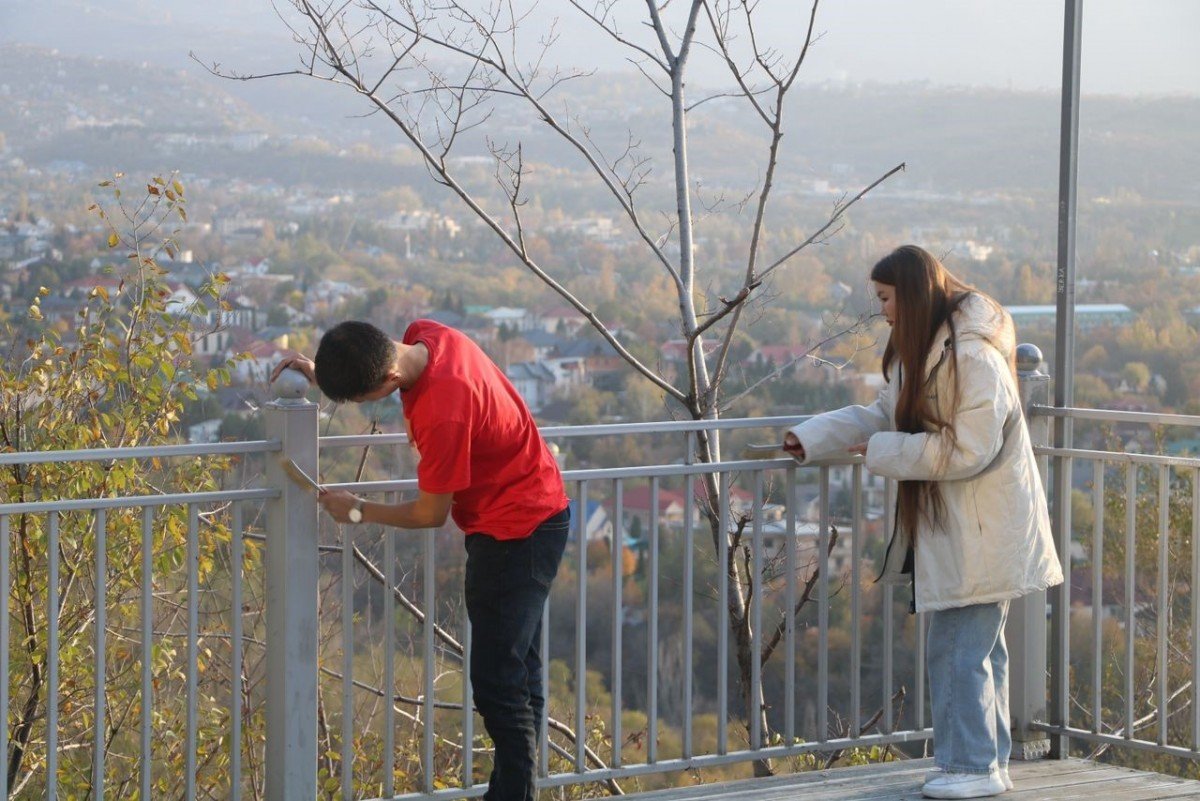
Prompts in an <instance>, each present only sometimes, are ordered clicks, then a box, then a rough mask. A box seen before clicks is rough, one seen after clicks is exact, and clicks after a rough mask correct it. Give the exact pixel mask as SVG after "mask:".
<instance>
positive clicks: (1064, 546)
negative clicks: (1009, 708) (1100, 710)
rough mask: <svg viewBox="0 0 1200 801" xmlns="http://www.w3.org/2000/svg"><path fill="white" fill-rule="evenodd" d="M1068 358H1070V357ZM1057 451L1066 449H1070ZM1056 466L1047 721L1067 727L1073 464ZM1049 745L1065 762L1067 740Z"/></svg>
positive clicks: (1064, 461)
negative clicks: (1056, 573)
mask: <svg viewBox="0 0 1200 801" xmlns="http://www.w3.org/2000/svg"><path fill="white" fill-rule="evenodd" d="M1067 358H1071V357H1070V355H1068V357H1067ZM1056 372H1057V368H1056ZM1056 380H1057V379H1056ZM1068 380H1069V379H1068ZM1068 405H1070V404H1068ZM1058 422H1059V423H1061V426H1057V427H1056V431H1059V430H1061V432H1062V433H1061V436H1062V437H1064V438H1065V441H1066V442H1068V443H1069V441H1070V438H1071V433H1070V429H1071V426H1072V424H1073V421H1072V420H1071V418H1069V417H1066V418H1061V419H1060V420H1059V421H1058ZM1056 436H1059V434H1057V433H1056ZM1058 447H1068V448H1069V447H1070V445H1069V444H1067V445H1059V446H1058ZM1057 465H1058V466H1057V468H1056V474H1055V478H1054V482H1055V484H1054V498H1053V499H1052V500H1053V506H1054V510H1053V512H1052V515H1053V516H1052V517H1051V522H1052V528H1053V529H1054V532H1053V533H1054V535H1055V537H1056V540H1057V541H1056V547H1057V550H1058V553H1059V555H1060V558H1061V559H1062V572H1063V581H1062V583H1061V584H1060V585H1058V586H1057V587H1052V588H1051V589H1049V590H1048V591H1047V598H1048V599H1049V601H1050V652H1049V659H1050V662H1051V671H1050V682H1051V686H1050V703H1051V704H1052V705H1053V711H1052V712H1051V713H1050V720H1051V722H1056V723H1057V722H1061V724H1062V725H1063V726H1066V725H1067V724H1068V722H1069V721H1070V720H1071V688H1070V674H1071V586H1072V579H1071V542H1072V537H1071V491H1072V490H1071V477H1072V476H1073V475H1074V474H1075V460H1074V459H1072V458H1071V457H1069V456H1068V457H1060V458H1059V459H1058V460H1057ZM1060 496H1061V500H1062V503H1061V504H1060V503H1059V497H1060ZM1050 743H1051V745H1050V752H1051V755H1053V756H1055V757H1056V758H1063V759H1065V758H1066V757H1065V754H1068V753H1070V739H1069V738H1067V737H1060V736H1057V735H1055V736H1053V737H1051V738H1050Z"/></svg>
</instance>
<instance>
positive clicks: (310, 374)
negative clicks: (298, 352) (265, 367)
mask: <svg viewBox="0 0 1200 801" xmlns="http://www.w3.org/2000/svg"><path fill="white" fill-rule="evenodd" d="M287 369H292V370H299V371H300V372H301V373H303V374H304V377H305V378H307V379H308V383H310V384H315V383H317V372H316V365H314V364H313V360H312V359H310V358H308V357H307V356H288V357H287V358H286V359H284V360H283V361H281V362H279V364H277V365H275V369H274V370H272V371H271V381H274V380H275V379H276V378H279V374H280V373H282V372H283V371H284V370H287ZM268 383H270V382H268Z"/></svg>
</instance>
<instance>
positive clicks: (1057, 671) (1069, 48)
mask: <svg viewBox="0 0 1200 801" xmlns="http://www.w3.org/2000/svg"><path fill="white" fill-rule="evenodd" d="M1065 12H1066V13H1065V19H1064V22H1063V82H1062V120H1061V123H1060V129H1059V167H1058V276H1057V291H1056V301H1057V314H1056V317H1055V321H1056V327H1055V335H1054V351H1055V352H1054V405H1055V406H1057V407H1059V408H1063V407H1067V406H1071V405H1072V400H1073V396H1074V368H1075V364H1074V361H1075V358H1074V357H1075V216H1076V201H1077V197H1076V190H1077V186H1076V183H1077V177H1078V166H1079V164H1078V163H1079V63H1080V55H1079V54H1080V43H1081V35H1080V25H1081V18H1082V16H1083V0H1066V2H1065ZM1071 439H1072V438H1071V420H1070V419H1069V418H1065V417H1064V418H1060V419H1059V424H1058V425H1056V426H1055V428H1054V445H1055V447H1057V448H1069V447H1071ZM1055 463H1056V469H1055V471H1054V493H1053V510H1052V514H1053V522H1054V532H1055V540H1056V544H1057V546H1058V556H1059V559H1061V560H1062V562H1063V575H1064V577H1065V580H1064V581H1063V583H1062V584H1061V585H1060V586H1059V587H1057V588H1056V589H1054V590H1053V591H1052V592H1051V593H1050V607H1051V625H1050V660H1051V662H1050V722H1051V723H1052V724H1055V725H1057V726H1065V725H1066V723H1067V718H1068V714H1067V713H1068V710H1067V703H1068V688H1067V679H1068V670H1067V658H1068V653H1069V651H1068V649H1069V645H1068V636H1069V619H1068V616H1069V614H1070V608H1071V604H1070V586H1071V577H1070V568H1071V564H1070V543H1071V469H1070V461H1069V460H1067V459H1063V458H1061V457H1058V458H1057V459H1056V461H1055ZM1050 745H1051V748H1050V752H1051V756H1053V757H1055V758H1057V759H1065V758H1066V757H1067V755H1068V751H1069V744H1068V742H1067V738H1066V737H1062V736H1055V737H1052V738H1051V744H1050Z"/></svg>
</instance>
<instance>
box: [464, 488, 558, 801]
mask: <svg viewBox="0 0 1200 801" xmlns="http://www.w3.org/2000/svg"><path fill="white" fill-rule="evenodd" d="M570 527H571V516H570V513H569V512H568V511H567V510H566V509H564V510H563V511H561V512H559V513H558V514H556V515H553V516H552V517H550V518H548V519H547V520H546V521H545V522H543V523H542V524H541V525H540V526H538V527H537V528H536V529H534V531H533V533H532V534H531V535H529V536H528V537H526V538H525V539H521V540H497V539H494V538H492V537H489V536H488V535H487V534H469V535H468V536H467V538H466V546H467V568H466V580H465V595H466V601H467V617H468V618H470V620H471V689H472V693H473V695H474V698H475V708H476V709H477V710H479V714H480V715H482V716H483V725H484V728H486V729H487V733H488V735H489V736H491V738H492V742H493V744H494V745H495V749H496V750H495V757H494V758H493V761H492V775H491V778H490V779H489V781H488V789H487V794H486V795H484V798H485V799H487V801H533V798H534V795H535V790H534V786H533V780H534V773H535V770H534V769H535V765H536V757H537V737H538V727H539V725H540V724H541V720H542V710H543V709H545V707H546V697H545V692H544V690H543V688H542V610H543V608H544V607H545V604H546V597H547V596H548V595H549V593H550V584H551V582H553V581H554V576H555V574H557V573H558V563H559V562H560V561H562V555H563V550H564V549H565V548H566V544H567V537H568V534H569V533H570Z"/></svg>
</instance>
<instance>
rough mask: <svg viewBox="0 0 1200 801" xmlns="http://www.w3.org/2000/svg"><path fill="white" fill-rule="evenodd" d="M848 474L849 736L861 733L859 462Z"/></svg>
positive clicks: (860, 512)
mask: <svg viewBox="0 0 1200 801" xmlns="http://www.w3.org/2000/svg"><path fill="white" fill-rule="evenodd" d="M851 476H852V478H853V486H854V494H853V496H852V498H851V501H850V521H851V524H850V525H851V529H850V736H851V737H858V736H859V735H860V734H861V733H862V731H861V724H862V680H861V674H862V626H861V625H860V621H861V620H862V592H861V581H860V579H861V577H862V516H863V468H862V464H856V465H854V468H853V469H852V470H851Z"/></svg>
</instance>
